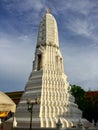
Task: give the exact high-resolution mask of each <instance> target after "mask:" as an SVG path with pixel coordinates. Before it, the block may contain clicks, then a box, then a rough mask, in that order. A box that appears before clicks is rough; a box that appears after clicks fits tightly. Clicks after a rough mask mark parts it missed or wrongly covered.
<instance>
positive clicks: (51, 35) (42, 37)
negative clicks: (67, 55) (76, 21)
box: [37, 8, 59, 47]
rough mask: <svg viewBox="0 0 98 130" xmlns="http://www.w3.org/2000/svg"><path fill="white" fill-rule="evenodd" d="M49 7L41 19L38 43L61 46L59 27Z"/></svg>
mask: <svg viewBox="0 0 98 130" xmlns="http://www.w3.org/2000/svg"><path fill="white" fill-rule="evenodd" d="M50 12H51V11H50V9H49V8H47V10H46V13H45V15H44V17H43V18H42V19H41V21H40V25H39V32H38V38H37V45H40V44H41V45H42V44H43V45H44V46H45V45H49V44H51V45H52V46H56V47H59V41H58V28H57V23H56V20H55V18H54V16H53V15H52V14H51V13H50Z"/></svg>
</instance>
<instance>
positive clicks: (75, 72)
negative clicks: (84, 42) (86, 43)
mask: <svg viewBox="0 0 98 130" xmlns="http://www.w3.org/2000/svg"><path fill="white" fill-rule="evenodd" d="M62 54H63V58H64V66H65V74H67V75H68V81H69V83H71V84H76V85H80V86H81V87H83V89H85V90H88V89H89V88H91V89H92V90H94V89H96V90H97V89H98V85H97V84H98V80H97V77H98V58H97V55H98V52H97V50H96V51H95V50H94V49H93V50H92V49H91V48H86V49H83V48H82V49H81V48H79V47H78V48H77V47H76V46H74V45H73V46H66V47H64V46H63V48H62Z"/></svg>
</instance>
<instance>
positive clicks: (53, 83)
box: [16, 9, 85, 127]
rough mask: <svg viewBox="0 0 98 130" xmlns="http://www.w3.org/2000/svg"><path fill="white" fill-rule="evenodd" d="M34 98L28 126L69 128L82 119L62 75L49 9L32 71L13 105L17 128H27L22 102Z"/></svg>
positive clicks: (25, 105)
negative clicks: (20, 95)
mask: <svg viewBox="0 0 98 130" xmlns="http://www.w3.org/2000/svg"><path fill="white" fill-rule="evenodd" d="M36 97H39V98H40V104H35V105H34V106H33V114H32V127H56V123H57V121H58V119H60V121H61V123H62V127H70V126H73V125H74V124H76V123H77V122H78V121H79V119H81V118H82V112H81V111H80V110H79V109H78V106H77V104H75V103H74V101H75V99H74V97H73V96H72V95H71V93H70V85H69V83H68V82H67V76H66V75H65V74H64V67H63V57H62V55H61V52H60V48H59V40H58V28H57V23H56V20H55V18H54V16H53V15H52V14H51V12H50V10H49V9H48V10H47V11H46V13H45V15H44V16H43V17H42V19H41V21H40V25H39V31H38V37H37V45H36V50H35V58H34V61H33V68H32V72H31V74H30V76H29V78H28V82H27V84H26V86H25V90H24V93H23V95H22V97H21V99H20V102H19V104H18V106H17V111H16V121H17V126H18V127H29V122H30V113H29V112H28V110H27V108H28V105H27V101H26V99H27V98H30V99H31V102H32V101H33V100H34V99H35V98H36ZM82 120H84V121H85V119H82Z"/></svg>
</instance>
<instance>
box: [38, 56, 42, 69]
mask: <svg viewBox="0 0 98 130" xmlns="http://www.w3.org/2000/svg"><path fill="white" fill-rule="evenodd" d="M41 65H42V55H41V54H38V64H37V70H40V69H41Z"/></svg>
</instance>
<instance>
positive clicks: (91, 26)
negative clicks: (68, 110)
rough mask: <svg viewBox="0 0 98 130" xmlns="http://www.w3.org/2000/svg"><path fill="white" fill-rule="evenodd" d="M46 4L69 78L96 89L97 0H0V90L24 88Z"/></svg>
mask: <svg viewBox="0 0 98 130" xmlns="http://www.w3.org/2000/svg"><path fill="white" fill-rule="evenodd" d="M47 7H49V8H51V12H52V14H53V15H54V17H55V18H56V20H57V24H58V30H59V44H60V49H61V52H62V55H63V60H64V70H65V74H66V75H67V76H68V82H69V83H70V84H76V85H79V86H81V87H82V88H83V89H85V90H88V89H91V90H98V0H61V1H57V0H0V91H3V92H10V91H19V90H24V87H25V85H26V82H27V81H28V77H29V74H30V72H31V71H32V61H33V58H34V52H35V46H36V39H37V34H38V26H39V22H40V19H41V17H42V16H43V15H44V13H45V10H46V8H47Z"/></svg>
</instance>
